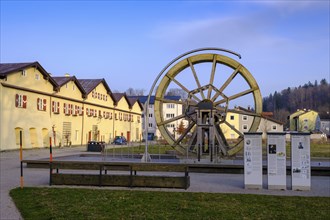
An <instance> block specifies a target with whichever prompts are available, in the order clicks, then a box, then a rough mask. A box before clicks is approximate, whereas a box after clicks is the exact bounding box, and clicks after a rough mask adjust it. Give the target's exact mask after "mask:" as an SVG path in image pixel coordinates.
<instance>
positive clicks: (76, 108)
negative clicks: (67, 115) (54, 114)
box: [72, 105, 79, 116]
mask: <svg viewBox="0 0 330 220" xmlns="http://www.w3.org/2000/svg"><path fill="white" fill-rule="evenodd" d="M78 111H79V106H77V105H72V115H73V116H77V114H78Z"/></svg>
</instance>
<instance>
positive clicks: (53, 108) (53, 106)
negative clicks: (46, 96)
mask: <svg viewBox="0 0 330 220" xmlns="http://www.w3.org/2000/svg"><path fill="white" fill-rule="evenodd" d="M52 112H55V102H54V101H52Z"/></svg>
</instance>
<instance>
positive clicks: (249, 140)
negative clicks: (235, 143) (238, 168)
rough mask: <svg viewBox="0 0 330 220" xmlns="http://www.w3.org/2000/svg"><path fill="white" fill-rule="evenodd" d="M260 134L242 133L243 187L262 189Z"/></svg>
mask: <svg viewBox="0 0 330 220" xmlns="http://www.w3.org/2000/svg"><path fill="white" fill-rule="evenodd" d="M261 136H262V133H259V132H258V133H244V185H245V188H246V189H262V140H261Z"/></svg>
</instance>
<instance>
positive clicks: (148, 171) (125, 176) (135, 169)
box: [49, 161, 190, 189]
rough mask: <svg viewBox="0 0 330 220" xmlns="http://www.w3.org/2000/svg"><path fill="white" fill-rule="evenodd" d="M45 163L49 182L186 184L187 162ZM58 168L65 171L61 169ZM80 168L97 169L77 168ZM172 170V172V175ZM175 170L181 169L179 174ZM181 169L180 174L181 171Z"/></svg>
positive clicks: (125, 185) (188, 180) (178, 171)
mask: <svg viewBox="0 0 330 220" xmlns="http://www.w3.org/2000/svg"><path fill="white" fill-rule="evenodd" d="M49 167H50V180H49V184H50V185H89V186H90V185H92V186H122V187H156V188H181V189H187V188H188V187H189V186H190V177H189V172H188V166H186V165H183V164H155V163H146V164H144V163H111V162H86V161H84V162H81V161H53V162H52V163H50V164H49ZM54 170H56V172H53V171H54ZM62 170H66V171H65V172H62ZM68 170H72V171H68ZM79 170H80V172H79ZM81 170H84V171H97V172H81ZM60 171H61V172H60ZM108 171H109V172H108ZM112 171H123V172H121V173H120V174H114V173H110V172H112ZM126 172H127V173H126ZM174 173H176V175H174ZM177 173H181V175H178V174H177ZM182 173H184V174H183V175H182Z"/></svg>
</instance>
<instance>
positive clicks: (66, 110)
mask: <svg viewBox="0 0 330 220" xmlns="http://www.w3.org/2000/svg"><path fill="white" fill-rule="evenodd" d="M72 107H73V106H72V104H67V103H64V105H63V113H64V114H65V115H71V114H72Z"/></svg>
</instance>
